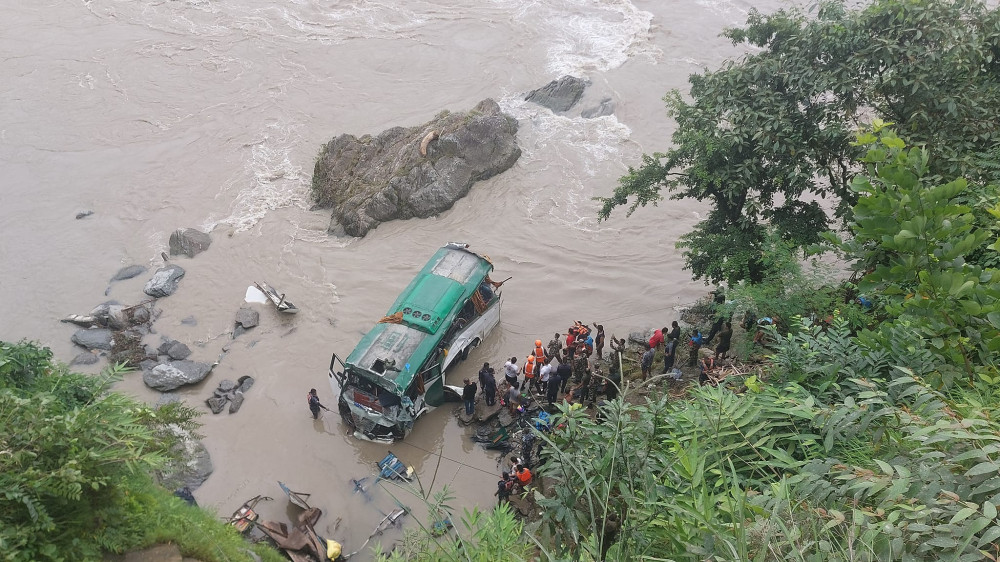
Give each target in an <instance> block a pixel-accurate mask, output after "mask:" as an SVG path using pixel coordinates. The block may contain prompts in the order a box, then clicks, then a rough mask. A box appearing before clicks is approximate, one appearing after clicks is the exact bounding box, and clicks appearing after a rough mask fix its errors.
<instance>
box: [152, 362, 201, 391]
mask: <svg viewBox="0 0 1000 562" xmlns="http://www.w3.org/2000/svg"><path fill="white" fill-rule="evenodd" d="M211 370H212V366H211V365H209V364H207V363H197V362H195V361H173V362H170V363H160V364H159V365H157V366H155V367H153V368H152V369H150V370H148V371H145V372H143V373H142V382H144V383H146V386H148V387H149V388H152V389H155V390H159V391H161V392H166V391H168V390H173V389H175V388H178V387H180V386H184V385H187V384H194V383H197V382H201V381H202V380H204V378H205V377H207V376H208V373H209V372H210V371H211Z"/></svg>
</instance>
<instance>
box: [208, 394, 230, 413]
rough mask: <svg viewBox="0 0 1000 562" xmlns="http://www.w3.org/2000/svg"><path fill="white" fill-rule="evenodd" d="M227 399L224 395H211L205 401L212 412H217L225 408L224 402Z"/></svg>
mask: <svg viewBox="0 0 1000 562" xmlns="http://www.w3.org/2000/svg"><path fill="white" fill-rule="evenodd" d="M228 401H229V399H228V398H226V397H224V396H212V397H211V398H209V399H208V400H205V403H206V404H208V407H209V408H210V409H211V410H212V413H213V414H218V413H220V412H222V410H224V409H225V408H226V402H228Z"/></svg>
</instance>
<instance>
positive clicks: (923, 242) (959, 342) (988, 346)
mask: <svg viewBox="0 0 1000 562" xmlns="http://www.w3.org/2000/svg"><path fill="white" fill-rule="evenodd" d="M858 144H859V145H861V146H865V147H867V149H868V153H867V155H866V156H865V158H864V159H863V160H862V161H863V162H864V163H865V166H866V172H867V174H866V175H858V176H857V177H856V178H855V180H854V182H853V183H852V188H853V189H854V190H855V191H856V192H857V193H858V194H859V195H860V197H859V199H858V202H857V205H855V207H854V213H853V216H854V219H853V221H852V223H851V224H850V228H851V233H852V234H853V239H850V240H848V241H846V242H845V241H842V240H841V239H840V238H839V237H837V236H836V235H833V234H830V235H828V239H829V240H831V241H832V242H833V244H834V245H835V246H836V247H837V248H838V249H839V250H840V251H842V252H843V253H844V254H846V256H847V257H848V258H850V259H853V260H855V262H856V266H855V267H856V269H858V270H859V271H864V272H866V274H865V276H864V278H863V279H862V280H861V282H860V283H859V289H860V290H861V291H864V292H877V293H878V294H879V295H880V304H881V305H882V306H883V307H884V309H885V311H886V313H887V314H888V315H889V317H890V318H891V319H894V320H896V321H899V322H906V323H907V324H908V326H909V327H910V328H911V329H913V330H915V331H916V332H917V333H918V334H920V335H921V336H922V337H924V338H926V339H927V340H928V341H929V342H930V343H931V345H932V346H933V347H935V348H936V350H937V351H938V353H940V354H941V356H942V357H944V358H946V359H947V360H948V362H949V363H950V364H951V365H954V366H957V367H958V368H960V369H962V370H963V371H964V372H965V373H966V374H967V375H968V377H969V380H970V382H971V381H973V380H975V376H974V375H975V373H976V372H977V371H978V370H984V369H985V372H987V373H990V374H995V373H996V363H995V360H994V354H995V353H996V352H997V351H1000V270H996V269H990V268H983V267H982V266H980V265H976V264H972V263H969V262H968V258H969V256H970V255H972V254H974V253H982V252H984V248H985V247H986V243H987V241H990V237H991V232H990V231H989V230H987V229H983V228H979V226H978V225H977V222H976V218H975V216H974V214H973V212H972V209H971V208H970V207H967V206H965V205H960V204H958V202H957V201H958V198H959V197H960V196H961V195H962V194H963V193H964V192H965V190H966V188H967V183H966V181H965V180H963V179H957V180H953V181H949V182H938V181H934V180H933V179H930V180H929V179H927V176H928V174H929V173H930V158H929V153H928V151H927V150H926V149H921V148H910V149H907V148H906V145H905V143H904V142H903V140H901V139H899V138H898V137H897V136H896V135H895V133H894V132H893V131H892V130H890V129H887V128H885V126H884V125H883V124H882V123H880V122H876V123H875V128H874V131H873V132H871V133H864V134H862V135H860V136H859V140H858ZM990 251H991V252H992V250H990ZM891 325H892V324H891V323H883V324H882V328H881V329H883V330H886V329H889V328H890V327H891ZM943 382H944V383H945V384H949V383H950V382H951V381H950V380H949V379H947V378H946V379H944V380H943Z"/></svg>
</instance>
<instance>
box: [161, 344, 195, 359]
mask: <svg viewBox="0 0 1000 562" xmlns="http://www.w3.org/2000/svg"><path fill="white" fill-rule="evenodd" d="M166 355H167V357H170V358H171V359H173V360H174V361H179V360H181V359H187V358H188V357H190V356H191V348H190V347H188V346H187V345H185V344H183V343H181V342H179V341H175V342H173V344H171V345H170V347H168V348H167V352H166Z"/></svg>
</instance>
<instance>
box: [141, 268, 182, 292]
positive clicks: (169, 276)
mask: <svg viewBox="0 0 1000 562" xmlns="http://www.w3.org/2000/svg"><path fill="white" fill-rule="evenodd" d="M184 273H185V272H184V268H183V267H181V266H179V265H168V266H165V267H161V268H160V269H157V270H156V273H154V274H153V278H152V279H150V280H149V281H147V282H146V286H145V287H143V289H142V291H143V292H144V293H146V294H147V295H149V296H151V297H155V298H160V297H168V296H170V295H172V294H174V292H175V291H177V284H178V283H180V280H181V277H184Z"/></svg>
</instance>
